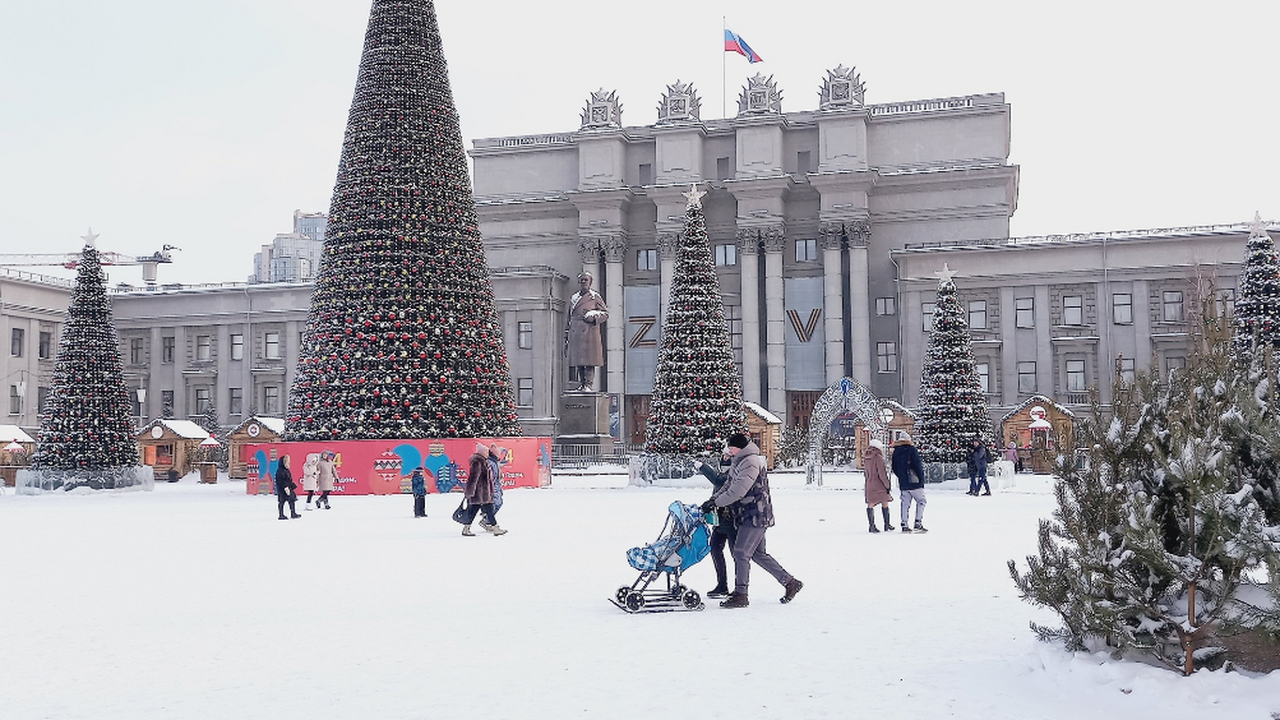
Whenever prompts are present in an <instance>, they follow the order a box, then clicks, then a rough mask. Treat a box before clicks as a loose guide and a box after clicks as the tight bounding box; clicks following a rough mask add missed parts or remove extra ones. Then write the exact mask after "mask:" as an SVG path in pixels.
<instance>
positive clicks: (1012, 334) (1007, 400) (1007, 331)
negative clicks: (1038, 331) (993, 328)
mask: <svg viewBox="0 0 1280 720" xmlns="http://www.w3.org/2000/svg"><path fill="white" fill-rule="evenodd" d="M1013 293H1014V289H1013V288H1011V287H1008V286H1005V287H1002V288H1000V376H999V378H998V381H999V383H1000V404H1001V405H1004V406H1006V407H1013V406H1014V405H1017V404H1018V338H1017V326H1018V305H1017V303H1018V301H1017V298H1015V297H1014V296H1013ZM992 379H993V380H996V379H997V378H996V377H995V375H992Z"/></svg>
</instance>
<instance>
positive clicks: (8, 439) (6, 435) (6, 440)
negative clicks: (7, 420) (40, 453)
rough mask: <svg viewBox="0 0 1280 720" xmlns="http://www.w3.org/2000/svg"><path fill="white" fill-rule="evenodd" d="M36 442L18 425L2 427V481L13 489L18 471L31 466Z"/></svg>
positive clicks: (0, 459)
mask: <svg viewBox="0 0 1280 720" xmlns="http://www.w3.org/2000/svg"><path fill="white" fill-rule="evenodd" d="M35 450H36V441H35V440H34V439H33V438H32V437H31V436H30V435H28V434H27V433H26V432H24V431H23V429H22V428H20V427H18V426H17V425H0V479H2V480H3V482H4V484H5V485H8V486H9V487H13V483H14V479H15V478H16V477H17V476H18V470H20V469H22V468H25V467H27V466H28V465H30V464H31V453H33V452H35Z"/></svg>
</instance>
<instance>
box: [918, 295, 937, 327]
mask: <svg viewBox="0 0 1280 720" xmlns="http://www.w3.org/2000/svg"><path fill="white" fill-rule="evenodd" d="M936 306H937V303H932V302H925V303H920V315H921V317H922V322H921V323H920V324H921V326H922V327H921V328H920V329H921V330H923V331H925V332H929V331H931V330H933V311H934V309H935V307H936Z"/></svg>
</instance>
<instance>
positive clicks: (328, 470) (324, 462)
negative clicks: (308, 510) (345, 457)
mask: <svg viewBox="0 0 1280 720" xmlns="http://www.w3.org/2000/svg"><path fill="white" fill-rule="evenodd" d="M333 458H334V454H333V451H332V450H325V451H324V452H322V453H320V462H319V472H317V473H316V486H317V487H318V488H319V489H320V497H319V498H317V499H316V509H319V508H320V507H321V506H322V505H323V506H324V509H325V510H328V509H329V493H331V492H333V481H334V480H335V479H336V478H337V469H336V468H334V464H333Z"/></svg>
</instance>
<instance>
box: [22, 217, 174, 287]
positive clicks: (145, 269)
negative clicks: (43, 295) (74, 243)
mask: <svg viewBox="0 0 1280 720" xmlns="http://www.w3.org/2000/svg"><path fill="white" fill-rule="evenodd" d="M97 238H98V236H97V235H94V234H93V230H92V229H90V230H89V234H88V235H85V236H84V238H83V240H84V241H85V243H86V244H89V245H92V244H94V241H95V240H97ZM181 249H182V248H180V247H178V246H176V245H165V246H163V247H162V248H161V249H160V251H159V252H157V253H153V254H151V255H143V256H135V255H122V254H120V253H118V252H99V253H98V262H99V263H100V264H102V265H141V266H142V280H143V281H144V282H146V283H147V284H148V285H154V284H155V282H156V269H157V268H158V267H159V266H160V265H161V264H167V263H171V262H173V257H172V256H171V255H170V254H169V251H171V250H181ZM41 265H42V266H45V267H52V266H55V265H56V266H61V267H64V268H67V269H70V270H74V269H76V268H77V267H79V265H80V253H0V267H18V266H41Z"/></svg>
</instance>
